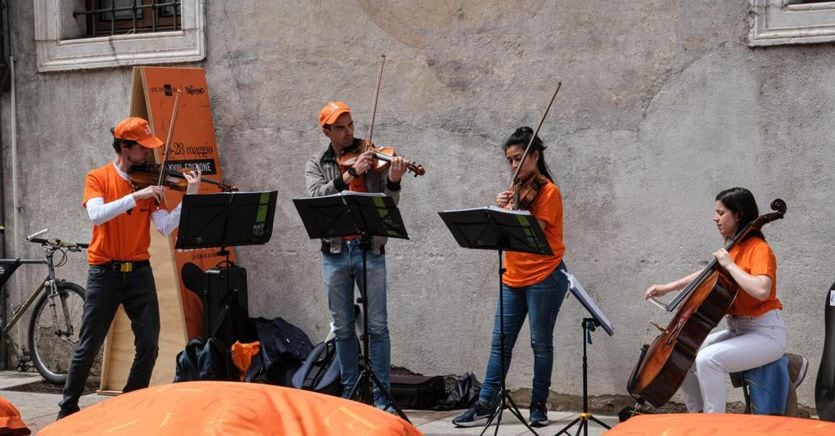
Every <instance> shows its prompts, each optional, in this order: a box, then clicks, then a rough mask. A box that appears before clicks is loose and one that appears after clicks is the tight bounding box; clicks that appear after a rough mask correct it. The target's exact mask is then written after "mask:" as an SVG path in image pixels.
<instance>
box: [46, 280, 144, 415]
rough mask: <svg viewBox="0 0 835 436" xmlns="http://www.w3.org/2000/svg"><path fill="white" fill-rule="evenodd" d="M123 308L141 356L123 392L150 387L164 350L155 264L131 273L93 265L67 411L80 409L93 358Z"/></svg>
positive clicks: (66, 397)
mask: <svg viewBox="0 0 835 436" xmlns="http://www.w3.org/2000/svg"><path fill="white" fill-rule="evenodd" d="M120 304H121V305H123V306H124V308H125V313H126V314H127V316H128V318H129V319H130V327H131V330H133V335H134V341H133V345H134V348H135V350H136V354H135V355H134V358H133V364H132V365H131V368H130V374H129V375H128V380H127V382H126V383H125V387H124V388H123V389H122V390H123V391H124V392H130V391H134V390H137V389H142V388H146V387H148V384H149V383H150V382H151V373H152V372H153V370H154V363H156V360H157V354H158V351H159V329H160V326H159V302H158V301H157V289H156V286H155V285H154V274H153V272H152V271H151V267H150V266H144V267H140V268H137V269H135V270H134V271H132V272H125V273H123V272H119V271H114V270H113V269H112V268H107V267H103V266H96V265H91V266H90V269H89V271H88V273H87V290H86V294H85V298H84V313H83V315H82V318H81V331H80V332H79V341H78V345H76V347H75V351H73V355H72V361H71V362H70V367H69V370H68V372H67V382H66V384H65V385H64V398H63V400H61V402H60V403H59V405H60V406H61V409H62V410H67V411H73V410H78V399H79V397H81V394H82V392H83V391H84V385H85V384H86V382H87V377H88V376H89V375H90V367H91V366H92V364H93V360H94V359H95V358H96V355H98V354H99V350H101V346H102V343H104V338H105V337H106V336H107V331H108V330H109V329H110V323H111V322H112V321H113V317H114V316H115V315H116V309H118V308H119V305H120Z"/></svg>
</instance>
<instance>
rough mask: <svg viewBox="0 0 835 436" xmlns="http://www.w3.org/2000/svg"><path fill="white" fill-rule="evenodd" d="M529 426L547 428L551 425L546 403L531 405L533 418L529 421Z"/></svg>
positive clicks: (538, 402)
mask: <svg viewBox="0 0 835 436" xmlns="http://www.w3.org/2000/svg"><path fill="white" fill-rule="evenodd" d="M528 424H529V425H530V426H531V427H545V426H546V425H548V424H549V421H548V408H547V407H546V406H545V402H544V401H537V402H535V403H531V417H530V418H529V419H528Z"/></svg>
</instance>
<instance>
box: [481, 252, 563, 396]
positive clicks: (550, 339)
mask: <svg viewBox="0 0 835 436" xmlns="http://www.w3.org/2000/svg"><path fill="white" fill-rule="evenodd" d="M564 270H565V264H564V263H560V265H559V266H558V267H557V269H555V270H554V272H552V273H551V275H549V276H548V277H547V278H545V280H543V281H541V282H539V283H536V284H534V285H531V286H526V287H523V288H510V287H508V286H507V285H502V301H503V304H504V320H503V322H504V336H505V341H504V348H505V356H504V357H505V359H504V372H505V374H506V373H507V371H508V369H509V368H510V358H511V355H512V354H513V345H514V344H515V343H516V338H517V336H518V335H519V330H520V329H521V328H522V324H523V323H524V322H525V315H527V317H528V322H529V324H530V330H531V349H533V388H532V389H531V403H536V402H544V401H545V400H547V399H548V389H549V388H550V387H551V369H552V368H553V366H554V326H555V325H556V322H557V314H558V313H559V311H560V306H561V305H562V301H563V299H564V298H565V293H566V292H567V291H568V278H567V277H566V276H565V274H563V273H562V271H564ZM501 316H502V315H501V313H500V312H499V305H498V303H497V304H496V318H495V321H494V323H493V340H492V344H491V346H490V359H489V360H488V361H487V374H486V375H485V376H484V384H483V385H482V386H481V393H480V394H479V400H480V401H481V402H482V403H484V404H495V401H496V399H497V397H498V395H499V393H500V392H499V391H500V390H501V379H502V376H503V374H502V373H501V362H500V360H499V358H500V357H499V356H501V348H500V340H501V336H500V335H501V332H500V324H499V323H500V321H502V320H501Z"/></svg>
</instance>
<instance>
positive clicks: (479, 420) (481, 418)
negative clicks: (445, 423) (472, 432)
mask: <svg viewBox="0 0 835 436" xmlns="http://www.w3.org/2000/svg"><path fill="white" fill-rule="evenodd" d="M491 416H493V408H492V407H489V406H486V405H484V404H481V401H477V402H476V403H475V406H473V407H470V409H469V410H467V411H466V412H464V413H462V414H461V415H458V416H456V417H455V418H453V420H452V423H453V424H454V425H455V426H456V427H482V426H484V425H486V424H487V421H489V420H490V417H491Z"/></svg>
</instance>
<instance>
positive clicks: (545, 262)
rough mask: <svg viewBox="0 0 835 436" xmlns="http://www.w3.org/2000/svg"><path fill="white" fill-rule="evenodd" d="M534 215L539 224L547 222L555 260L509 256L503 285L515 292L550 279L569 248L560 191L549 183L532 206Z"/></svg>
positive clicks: (521, 254)
mask: <svg viewBox="0 0 835 436" xmlns="http://www.w3.org/2000/svg"><path fill="white" fill-rule="evenodd" d="M530 212H531V214H532V215H533V216H534V217H535V218H536V219H537V220H539V221H545V228H544V229H543V231H544V232H545V238H546V239H547V240H548V245H549V246H550V247H551V251H553V252H554V255H553V256H542V255H539V254H530V253H517V252H513V251H509V252H507V254H506V255H505V266H506V268H507V271H505V273H504V275H503V276H502V282H503V283H504V284H506V285H507V286H510V287H511V288H521V287H523V286H530V285H534V284H537V283H539V282H541V281H543V280H545V278H546V277H548V276H549V275H550V274H551V273H552V272H554V270H555V269H556V268H557V266H559V264H560V262H562V256H563V254H564V253H565V244H564V243H563V240H562V197H561V195H560V189H559V188H558V187H557V185H555V184H554V183H553V182H551V181H549V182H548V183H547V184H545V185H544V186H542V188H541V189H540V190H539V194H537V196H536V199H535V200H534V202H533V204H532V205H531V209H530Z"/></svg>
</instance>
